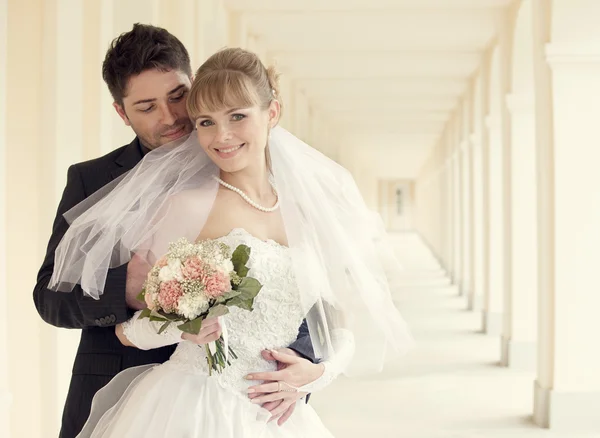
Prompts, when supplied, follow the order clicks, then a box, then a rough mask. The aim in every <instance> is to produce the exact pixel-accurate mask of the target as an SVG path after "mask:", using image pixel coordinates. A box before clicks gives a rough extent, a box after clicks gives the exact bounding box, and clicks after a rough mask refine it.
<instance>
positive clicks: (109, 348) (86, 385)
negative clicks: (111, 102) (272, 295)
mask: <svg viewBox="0 0 600 438" xmlns="http://www.w3.org/2000/svg"><path fill="white" fill-rule="evenodd" d="M146 152H147V149H145V148H144V147H143V146H142V145H141V144H140V142H139V140H138V139H137V138H136V139H135V140H134V141H133V142H131V143H130V144H129V145H126V146H123V147H121V148H119V149H117V150H115V151H113V152H111V153H109V154H107V155H105V156H103V157H100V158H97V159H95V160H91V161H87V162H84V163H79V164H75V165H73V166H71V167H70V168H69V171H68V174H67V185H66V187H65V190H64V192H63V196H62V199H61V201H60V204H59V206H58V212H57V214H56V218H55V220H54V226H53V228H52V235H51V237H50V242H49V243H48V249H47V252H46V257H45V258H44V262H43V264H42V267H41V269H40V271H39V273H38V278H37V284H36V286H35V289H34V291H33V298H34V301H35V306H36V307H37V310H38V312H39V314H40V316H41V317H42V318H43V319H44V321H46V322H47V323H49V324H52V325H54V326H56V327H62V328H77V329H82V330H81V340H80V342H79V348H78V350H77V356H76V357H75V364H74V366H73V376H72V378H71V384H70V386H69V393H68V395H67V401H66V404H65V409H64V412H63V418H62V428H61V432H60V438H73V437H75V436H76V435H77V434H78V433H79V432H80V431H81V429H82V427H83V425H84V423H85V421H86V420H87V417H88V415H89V412H90V407H91V403H92V398H93V396H94V394H95V393H96V392H97V391H98V390H99V389H100V388H102V387H103V386H104V385H106V384H107V383H108V382H109V381H110V380H111V379H112V378H113V377H114V376H115V375H116V374H118V373H119V372H120V371H122V370H124V369H126V368H130V367H133V366H137V365H145V364H150V363H162V362H165V361H166V360H167V359H168V358H169V357H170V356H171V354H172V353H173V351H174V350H175V346H168V347H163V348H157V349H154V350H149V351H144V350H138V349H137V348H131V347H124V346H123V345H122V344H121V343H120V342H119V340H118V339H117V337H116V335H115V329H114V326H115V325H116V324H119V323H122V322H124V321H126V320H127V319H129V318H130V317H131V316H132V314H133V313H134V312H133V310H131V309H129V308H128V307H127V305H126V303H125V280H126V277H127V265H123V266H121V267H118V268H114V269H111V270H109V271H108V276H107V278H106V287H105V289H104V294H103V295H102V296H101V297H100V299H99V300H94V299H92V298H90V297H87V296H84V295H83V293H82V291H81V287H80V286H79V285H77V286H76V287H75V289H74V290H73V292H72V293H63V292H54V291H52V290H49V289H48V283H49V281H50V277H51V276H52V271H53V269H54V252H55V250H56V247H57V246H58V244H59V242H60V241H61V239H62V237H63V236H64V234H65V232H66V231H67V228H68V224H67V222H66V220H65V219H64V217H63V214H64V213H65V212H66V211H68V210H69V209H70V208H71V207H73V206H75V205H77V204H78V203H79V202H81V201H82V200H84V199H85V198H87V197H88V196H90V195H91V194H92V193H94V192H95V191H97V190H98V189H100V188H101V187H103V186H105V185H106V184H108V183H109V182H111V181H112V180H114V179H115V178H117V177H119V176H120V175H122V174H123V173H125V172H127V171H128V170H131V169H132V168H133V167H135V165H136V164H137V163H138V162H139V161H140V160H141V159H142V157H143V155H144V154H145V153H146ZM290 348H293V349H294V350H296V351H297V352H298V353H300V354H302V355H303V356H305V357H307V358H309V359H312V358H313V356H314V353H313V351H312V344H311V341H310V338H309V336H308V328H307V326H306V322H304V323H303V324H302V326H301V327H300V330H299V333H298V340H297V341H296V342H295V343H294V344H292V345H291V346H290Z"/></svg>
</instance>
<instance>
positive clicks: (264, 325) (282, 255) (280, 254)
mask: <svg viewBox="0 0 600 438" xmlns="http://www.w3.org/2000/svg"><path fill="white" fill-rule="evenodd" d="M218 240H221V241H223V242H224V243H226V244H227V245H229V246H230V247H231V249H232V250H233V249H235V248H236V247H237V246H238V245H240V244H245V245H248V246H249V247H250V248H251V254H250V260H249V261H248V267H249V268H250V272H249V275H251V276H252V277H254V278H256V279H257V280H258V281H260V282H261V283H262V285H263V288H262V289H261V291H260V292H259V294H258V296H257V297H256V299H255V301H254V310H253V311H252V312H248V311H247V310H243V309H238V308H237V307H233V308H230V310H231V313H229V314H228V315H225V316H224V317H222V319H223V320H224V322H225V324H226V325H227V331H228V334H229V345H230V346H231V348H233V350H234V351H235V353H236V355H237V356H238V358H237V359H234V360H232V363H231V365H230V366H228V367H227V368H225V370H224V371H223V373H222V374H213V377H215V378H217V379H219V381H220V383H221V384H222V385H223V386H225V387H228V388H231V389H235V390H239V391H245V390H246V389H247V388H248V387H249V386H251V385H254V384H255V382H252V381H247V380H245V379H244V376H245V375H247V374H248V373H250V372H257V371H272V370H275V363H273V362H267V361H265V360H264V359H263V358H262V356H261V352H262V351H263V350H265V349H267V348H284V347H287V346H288V345H290V344H291V343H292V342H294V341H295V340H296V338H297V336H298V328H299V327H300V324H301V323H302V319H303V318H304V313H303V311H302V306H301V303H300V293H299V291H298V286H297V284H296V280H295V276H294V274H293V269H292V261H291V258H290V254H289V250H288V248H287V247H285V246H283V245H280V244H279V243H277V242H275V241H273V240H268V241H263V240H260V239H258V238H257V237H254V236H252V235H250V234H249V233H248V232H247V231H245V230H243V229H234V230H233V231H232V232H231V233H229V234H228V235H227V236H225V237H222V238H219V239H218ZM165 365H166V366H176V367H178V368H182V369H185V370H188V371H190V372H193V373H202V374H208V365H207V363H206V355H205V348H204V346H198V345H196V344H193V343H191V342H187V341H184V342H181V343H180V344H179V345H178V346H177V349H176V351H175V353H174V354H173V356H171V359H169V361H167V362H166V363H165Z"/></svg>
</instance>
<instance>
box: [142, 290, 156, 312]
mask: <svg viewBox="0 0 600 438" xmlns="http://www.w3.org/2000/svg"><path fill="white" fill-rule="evenodd" d="M144 301H146V305H147V306H148V309H150V310H154V309H156V303H155V302H154V300H153V299H152V296H151V294H150V293H149V292H146V293H145V294H144Z"/></svg>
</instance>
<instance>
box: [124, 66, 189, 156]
mask: <svg viewBox="0 0 600 438" xmlns="http://www.w3.org/2000/svg"><path fill="white" fill-rule="evenodd" d="M190 86H191V81H190V78H189V77H188V76H187V75H186V74H185V73H183V72H182V71H178V70H171V71H166V72H162V71H160V70H155V69H153V70H146V71H144V72H142V73H140V74H139V75H137V76H132V77H131V78H130V79H129V82H128V84H127V94H126V96H125V97H124V98H123V105H119V104H118V103H116V102H115V103H114V107H115V109H116V110H117V113H118V114H119V116H121V118H122V119H123V121H124V122H125V124H126V125H127V126H131V128H132V129H133V130H134V132H135V133H136V135H137V136H138V137H139V139H140V141H141V142H142V144H143V145H144V146H146V147H147V148H149V149H155V148H157V147H159V146H162V145H164V144H166V143H170V142H172V141H174V140H177V139H178V138H180V137H183V136H184V135H187V134H189V133H190V132H192V128H193V125H192V122H191V121H190V119H189V117H188V114H187V110H186V106H185V103H186V100H187V95H188V91H189V89H190Z"/></svg>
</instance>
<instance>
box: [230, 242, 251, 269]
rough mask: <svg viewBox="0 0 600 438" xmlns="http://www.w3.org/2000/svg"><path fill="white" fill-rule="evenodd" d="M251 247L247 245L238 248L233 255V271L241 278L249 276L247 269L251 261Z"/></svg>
mask: <svg viewBox="0 0 600 438" xmlns="http://www.w3.org/2000/svg"><path fill="white" fill-rule="evenodd" d="M250 251H251V250H250V247H248V246H246V245H240V246H238V247H237V248H236V249H235V251H234V252H233V255H232V256H231V262H232V263H233V269H234V271H235V272H236V273H237V275H239V276H240V277H245V276H246V275H248V271H249V269H248V268H247V267H246V263H248V260H250Z"/></svg>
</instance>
